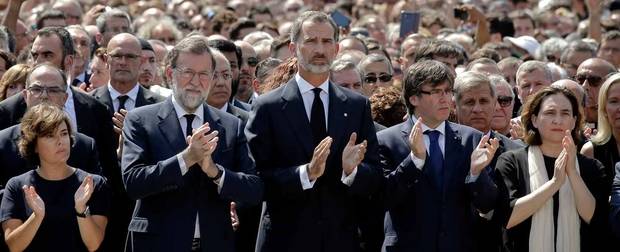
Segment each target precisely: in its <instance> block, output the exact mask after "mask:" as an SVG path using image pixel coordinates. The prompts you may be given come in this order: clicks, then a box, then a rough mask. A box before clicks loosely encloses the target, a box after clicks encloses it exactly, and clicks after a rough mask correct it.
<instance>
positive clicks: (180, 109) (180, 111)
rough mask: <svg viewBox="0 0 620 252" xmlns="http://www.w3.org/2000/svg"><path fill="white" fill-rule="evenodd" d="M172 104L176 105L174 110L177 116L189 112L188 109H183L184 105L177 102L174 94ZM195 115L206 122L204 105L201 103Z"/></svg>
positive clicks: (179, 116)
mask: <svg viewBox="0 0 620 252" xmlns="http://www.w3.org/2000/svg"><path fill="white" fill-rule="evenodd" d="M172 105H174V112H176V113H177V118H179V119H180V118H181V117H183V116H184V115H187V114H189V113H188V112H187V111H185V109H183V107H182V106H181V105H180V104H179V103H178V102H177V100H176V99H175V98H174V95H173V96H172ZM194 115H195V116H196V117H198V119H199V120H200V122H204V106H203V104H202V103H201V104H200V106H198V108H197V109H196V111H194Z"/></svg>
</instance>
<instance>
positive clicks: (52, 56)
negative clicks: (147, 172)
mask: <svg viewBox="0 0 620 252" xmlns="http://www.w3.org/2000/svg"><path fill="white" fill-rule="evenodd" d="M30 54H31V57H32V61H33V62H34V63H35V64H41V63H44V62H48V63H50V64H52V65H54V66H56V67H57V68H60V69H61V70H63V71H65V73H67V72H71V68H70V66H72V65H73V56H74V55H75V50H74V47H73V42H72V40H71V36H70V35H69V33H68V32H67V31H66V30H65V29H64V28H60V27H46V28H43V29H41V30H39V31H38V33H37V37H36V38H35V40H34V42H33V44H32V48H31V51H30ZM67 85H69V82H67ZM66 90H67V91H66V93H67V95H68V96H67V100H66V102H65V104H64V110H65V112H66V113H67V114H68V115H69V118H70V119H71V126H72V128H74V129H76V131H77V132H80V133H83V134H85V135H87V136H90V137H92V138H93V139H95V143H96V144H97V151H98V152H99V156H100V157H101V159H100V160H101V166H102V169H103V174H104V176H106V177H108V178H110V175H111V174H112V173H113V172H117V171H118V167H119V166H118V162H117V161H116V160H117V157H116V152H115V150H114V147H113V144H114V140H113V137H112V136H113V133H114V132H113V127H112V121H111V119H110V117H109V116H107V111H106V108H105V106H104V105H103V104H101V103H100V102H97V100H95V99H94V98H92V97H91V96H89V95H87V94H84V93H82V92H81V91H78V90H77V89H75V88H73V87H69V88H67V89H66ZM26 107H27V106H26V102H25V100H24V96H23V94H18V95H14V96H12V97H10V98H8V99H6V100H4V101H2V102H0V129H5V128H8V127H10V126H12V125H16V124H18V123H19V121H20V120H21V118H22V116H23V115H24V113H25V112H26ZM119 177H120V176H119Z"/></svg>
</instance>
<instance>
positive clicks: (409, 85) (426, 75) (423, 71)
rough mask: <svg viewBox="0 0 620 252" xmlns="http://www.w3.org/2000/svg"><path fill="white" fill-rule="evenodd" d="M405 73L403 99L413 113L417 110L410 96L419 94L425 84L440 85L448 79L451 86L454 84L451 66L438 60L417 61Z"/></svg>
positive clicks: (410, 112)
mask: <svg viewBox="0 0 620 252" xmlns="http://www.w3.org/2000/svg"><path fill="white" fill-rule="evenodd" d="M404 75H405V76H404V78H403V100H404V101H405V105H407V110H408V112H409V114H413V112H414V111H415V107H414V106H413V105H412V104H411V102H409V97H411V96H414V95H416V96H419V95H420V94H421V93H420V91H422V86H423V85H426V84H430V85H431V86H438V85H441V84H442V83H444V82H446V81H447V82H448V84H449V85H450V88H452V86H453V85H454V76H453V75H452V71H451V70H450V68H448V66H446V65H445V64H443V63H441V62H439V61H436V60H422V61H416V63H415V64H413V65H411V66H410V67H409V68H407V71H406V72H405V73H404Z"/></svg>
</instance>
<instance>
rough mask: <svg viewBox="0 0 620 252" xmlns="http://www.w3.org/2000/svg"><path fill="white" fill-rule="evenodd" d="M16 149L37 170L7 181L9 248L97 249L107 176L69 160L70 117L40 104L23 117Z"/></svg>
mask: <svg viewBox="0 0 620 252" xmlns="http://www.w3.org/2000/svg"><path fill="white" fill-rule="evenodd" d="M21 131H22V136H21V139H20V140H19V143H18V147H19V151H20V154H21V155H23V156H24V157H25V158H26V159H27V160H28V161H29V162H34V163H35V164H37V165H38V168H37V169H36V170H31V171H28V172H26V173H24V174H22V175H19V176H16V177H13V178H11V179H10V180H9V182H8V183H7V186H6V188H5V190H4V195H3V198H2V205H1V208H0V221H2V228H3V230H4V238H5V241H6V243H7V245H8V246H9V248H10V249H11V251H95V250H96V249H97V248H98V247H99V245H100V244H101V241H102V240H103V237H104V231H105V227H106V224H107V217H106V216H107V212H108V208H109V202H110V200H109V189H108V187H107V186H106V183H105V180H104V179H103V178H102V177H100V176H98V175H93V174H89V173H87V172H85V171H82V170H80V169H77V168H73V167H70V166H69V165H67V159H68V158H69V152H70V149H71V148H70V146H71V144H72V143H73V138H72V137H71V124H70V122H69V117H68V116H67V115H66V114H65V113H64V111H63V110H62V109H60V108H57V107H55V106H53V105H49V104H40V105H37V106H34V107H32V108H30V109H29V110H28V112H27V113H26V114H25V115H24V117H23V119H22V122H21Z"/></svg>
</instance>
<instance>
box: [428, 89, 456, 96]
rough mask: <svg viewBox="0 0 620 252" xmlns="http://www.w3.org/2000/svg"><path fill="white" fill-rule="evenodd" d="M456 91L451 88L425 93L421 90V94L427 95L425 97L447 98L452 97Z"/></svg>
mask: <svg viewBox="0 0 620 252" xmlns="http://www.w3.org/2000/svg"><path fill="white" fill-rule="evenodd" d="M453 92H454V91H453V90H452V89H451V88H446V89H432V90H431V91H424V90H420V93H421V94H425V95H430V96H435V97H438V96H445V95H452V93H453Z"/></svg>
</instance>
